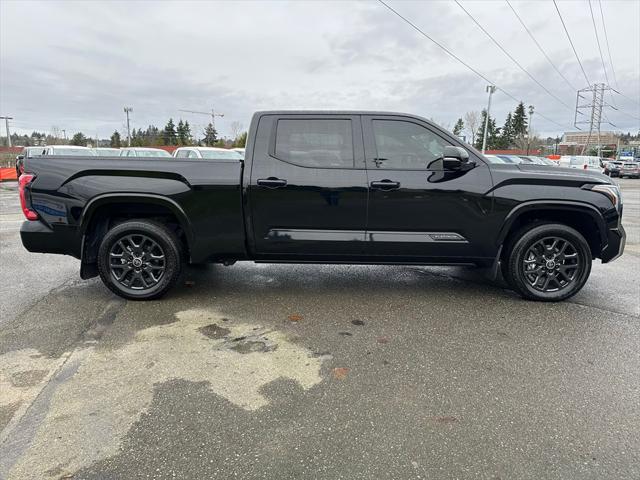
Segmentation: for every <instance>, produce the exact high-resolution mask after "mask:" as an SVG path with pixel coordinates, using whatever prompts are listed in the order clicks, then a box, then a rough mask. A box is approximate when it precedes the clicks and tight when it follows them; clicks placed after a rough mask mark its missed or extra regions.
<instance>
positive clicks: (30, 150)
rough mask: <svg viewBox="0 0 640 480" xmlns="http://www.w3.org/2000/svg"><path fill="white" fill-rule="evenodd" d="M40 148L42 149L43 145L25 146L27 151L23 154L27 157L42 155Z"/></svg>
mask: <svg viewBox="0 0 640 480" xmlns="http://www.w3.org/2000/svg"><path fill="white" fill-rule="evenodd" d="M42 150H44V149H43V147H37V148H27V151H26V152H25V156H26V157H27V158H31V157H36V156H38V155H42Z"/></svg>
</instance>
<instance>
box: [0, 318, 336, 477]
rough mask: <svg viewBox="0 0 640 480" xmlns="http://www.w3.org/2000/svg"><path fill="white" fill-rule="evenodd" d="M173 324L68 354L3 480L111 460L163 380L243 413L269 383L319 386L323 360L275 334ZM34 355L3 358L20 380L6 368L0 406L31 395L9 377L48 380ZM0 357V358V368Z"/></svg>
mask: <svg viewBox="0 0 640 480" xmlns="http://www.w3.org/2000/svg"><path fill="white" fill-rule="evenodd" d="M176 318H177V320H178V321H177V322H174V323H169V324H163V325H158V326H153V327H150V328H147V329H144V330H140V331H138V332H137V333H136V335H135V337H134V339H133V341H132V342H130V343H128V344H126V345H123V346H122V347H119V348H117V349H114V350H101V349H95V348H94V347H91V348H89V349H85V350H83V351H82V352H79V351H76V352H74V353H73V354H71V357H70V359H69V362H68V363H71V362H72V361H74V360H78V359H79V360H80V363H79V367H78V369H77V371H76V372H75V374H73V375H72V376H70V378H68V379H66V381H64V382H63V383H61V384H60V386H59V387H58V388H57V390H56V391H55V393H54V394H53V397H52V399H51V402H50V406H49V410H48V412H47V414H46V417H45V419H44V421H43V422H42V424H41V425H40V427H39V429H38V430H37V433H36V434H35V438H33V441H32V442H31V444H30V447H29V448H28V449H27V450H26V452H25V453H24V454H23V455H22V456H21V457H20V458H19V459H18V461H17V462H16V464H15V465H14V467H13V469H12V470H11V472H10V474H9V475H8V479H9V480H12V479H27V478H39V479H40V478H45V479H46V478H53V477H51V476H50V474H51V473H52V472H55V477H56V478H57V477H59V476H60V475H70V474H73V473H74V472H75V471H77V470H79V469H81V468H83V467H86V466H89V465H91V464H92V463H94V462H96V461H99V460H102V459H105V458H108V457H110V456H112V455H115V454H116V453H117V452H118V447H119V445H120V442H121V440H122V438H123V437H124V436H125V435H126V434H127V432H128V431H129V429H130V428H131V427H132V425H133V424H134V423H135V422H136V421H138V420H139V419H140V416H141V415H142V414H143V413H144V412H146V411H147V409H148V407H149V406H150V404H151V402H152V400H153V392H154V386H155V385H157V384H160V383H163V382H166V381H169V380H173V379H182V380H186V381H190V382H208V385H209V388H210V389H211V391H212V392H214V393H215V394H217V395H219V396H221V397H223V398H225V399H226V400H227V401H229V402H231V403H233V404H234V405H236V406H238V407H241V408H244V409H246V410H250V411H255V410H257V409H259V408H260V407H263V406H265V405H267V404H268V403H269V399H268V398H266V397H265V396H264V395H263V394H262V393H261V392H262V388H263V387H264V386H265V385H267V384H269V383H270V382H272V381H274V380H277V379H281V378H286V379H291V380H293V381H295V382H298V383H299V384H300V386H301V387H302V388H303V389H305V390H306V389H309V388H311V387H313V386H314V385H316V384H318V383H319V382H320V381H322V377H321V376H320V368H321V366H322V362H323V361H324V360H326V358H327V357H319V356H316V355H314V354H313V353H312V352H311V351H309V350H307V349H305V348H303V347H301V346H299V345H296V344H294V343H292V342H291V341H289V340H288V338H287V337H286V335H285V334H284V333H282V332H279V331H277V330H266V329H264V328H263V327H262V326H261V325H256V324H247V323H240V322H236V321H234V320H233V319H222V318H221V317H219V316H218V315H216V314H215V313H214V312H211V311H209V310H187V311H182V312H178V313H176ZM212 320H213V322H212ZM223 321H224V327H221V326H220V325H219V324H220V323H222V322H223ZM37 353H38V352H36V351H33V350H22V351H20V352H11V353H9V354H7V355H13V358H12V359H11V362H10V363H11V364H12V365H13V366H14V367H15V366H17V365H21V364H22V365H24V367H23V370H22V373H20V372H19V371H18V370H15V368H14V369H13V370H10V371H8V372H3V375H2V377H0V381H2V382H3V383H2V384H0V387H3V388H1V391H2V396H0V399H1V400H2V402H1V403H0V405H10V404H12V403H15V402H16V401H17V400H22V399H26V398H27V397H28V395H27V394H26V393H25V392H24V391H25V390H28V389H29V388H31V387H28V386H24V387H18V386H15V385H12V384H11V383H10V378H12V376H15V374H16V373H18V378H19V379H21V380H22V381H23V383H24V379H27V380H29V379H30V378H31V379H35V377H36V376H37V375H40V374H39V373H38V374H37V375H36V373H34V372H35V371H43V370H47V371H52V370H51V368H45V367H44V366H43V365H39V363H38V362H41V361H46V359H43V358H30V356H33V355H36V354H37ZM7 355H3V356H2V357H0V366H2V365H4V364H5V363H7V358H6V357H7ZM75 355H78V358H74V356H75ZM80 355H81V356H80ZM27 360H30V361H31V363H26V362H27ZM49 361H51V360H50V359H49ZM23 362H25V363H24V364H23ZM49 367H51V366H49ZM18 383H20V382H18ZM26 383H27V384H28V383H29V382H28V381H27V382H26ZM4 387H8V391H7V392H5V388H4ZM20 392H22V393H20ZM47 472H49V475H47Z"/></svg>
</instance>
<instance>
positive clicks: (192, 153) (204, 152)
mask: <svg viewBox="0 0 640 480" xmlns="http://www.w3.org/2000/svg"><path fill="white" fill-rule="evenodd" d="M173 156H174V157H175V158H205V159H210V160H242V159H244V155H242V154H240V153H239V152H237V151H235V150H228V149H226V148H217V147H180V148H177V149H176V150H175V151H174V152H173Z"/></svg>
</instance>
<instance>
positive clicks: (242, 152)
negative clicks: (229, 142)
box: [231, 147, 245, 158]
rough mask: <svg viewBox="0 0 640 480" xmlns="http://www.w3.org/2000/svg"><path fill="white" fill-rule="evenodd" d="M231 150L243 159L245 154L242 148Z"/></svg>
mask: <svg viewBox="0 0 640 480" xmlns="http://www.w3.org/2000/svg"><path fill="white" fill-rule="evenodd" d="M231 150H233V151H235V152H238V153H239V154H240V155H242V158H244V154H245V149H244V148H240V147H236V148H232V149H231Z"/></svg>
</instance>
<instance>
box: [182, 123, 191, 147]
mask: <svg viewBox="0 0 640 480" xmlns="http://www.w3.org/2000/svg"><path fill="white" fill-rule="evenodd" d="M183 131H184V138H185V145H191V144H192V143H193V136H192V135H191V125H189V121H188V120H185V122H184V130H183Z"/></svg>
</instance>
